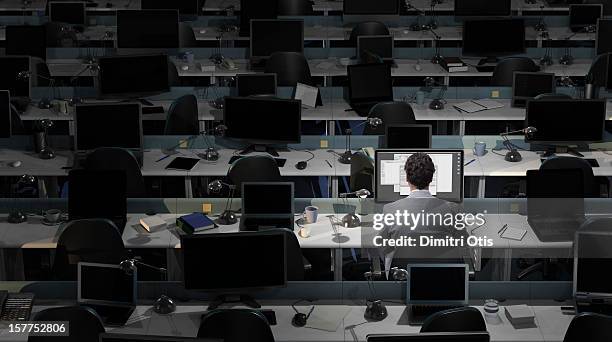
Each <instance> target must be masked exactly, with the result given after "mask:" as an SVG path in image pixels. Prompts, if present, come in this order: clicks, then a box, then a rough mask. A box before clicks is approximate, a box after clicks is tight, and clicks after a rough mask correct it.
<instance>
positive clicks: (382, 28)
mask: <svg viewBox="0 0 612 342" xmlns="http://www.w3.org/2000/svg"><path fill="white" fill-rule="evenodd" d="M389 34H390V33H389V29H388V28H387V26H386V25H385V24H383V23H381V22H379V21H365V22H363V23H359V24H357V25H355V27H353V30H352V31H351V35H350V37H349V42H350V44H351V46H357V37H359V36H388V35H389Z"/></svg>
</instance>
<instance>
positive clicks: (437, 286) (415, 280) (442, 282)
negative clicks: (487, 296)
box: [408, 264, 468, 304]
mask: <svg viewBox="0 0 612 342" xmlns="http://www.w3.org/2000/svg"><path fill="white" fill-rule="evenodd" d="M466 273H467V272H466V265H453V266H451V265H443V264H438V265H431V266H428V265H408V300H409V302H410V303H418V302H433V303H435V302H466V304H467V299H468V289H467V286H466V285H467V278H466Z"/></svg>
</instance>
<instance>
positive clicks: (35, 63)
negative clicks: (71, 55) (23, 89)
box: [30, 57, 51, 87]
mask: <svg viewBox="0 0 612 342" xmlns="http://www.w3.org/2000/svg"><path fill="white" fill-rule="evenodd" d="M30 64H31V66H30V69H31V70H32V71H33V73H32V74H33V75H32V87H49V86H50V85H51V81H50V79H51V72H50V71H49V66H48V65H47V63H46V62H45V61H44V60H43V59H42V58H40V57H32V58H31V62H30Z"/></svg>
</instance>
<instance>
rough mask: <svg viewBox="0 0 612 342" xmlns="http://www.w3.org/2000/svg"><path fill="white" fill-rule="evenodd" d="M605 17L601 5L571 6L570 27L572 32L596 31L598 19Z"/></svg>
mask: <svg viewBox="0 0 612 342" xmlns="http://www.w3.org/2000/svg"><path fill="white" fill-rule="evenodd" d="M602 15H603V6H602V5H600V4H587V5H585V4H581V5H570V6H569V20H570V23H569V26H570V29H572V31H574V32H577V31H581V30H587V31H594V30H595V27H596V25H597V19H599V18H601V17H602Z"/></svg>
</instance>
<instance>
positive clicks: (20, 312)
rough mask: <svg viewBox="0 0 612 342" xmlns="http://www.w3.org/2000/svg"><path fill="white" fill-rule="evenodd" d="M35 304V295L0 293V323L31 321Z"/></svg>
mask: <svg viewBox="0 0 612 342" xmlns="http://www.w3.org/2000/svg"><path fill="white" fill-rule="evenodd" d="M33 304H34V294H33V293H8V291H0V321H27V320H29V319H30V314H31V313H32V306H33Z"/></svg>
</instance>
